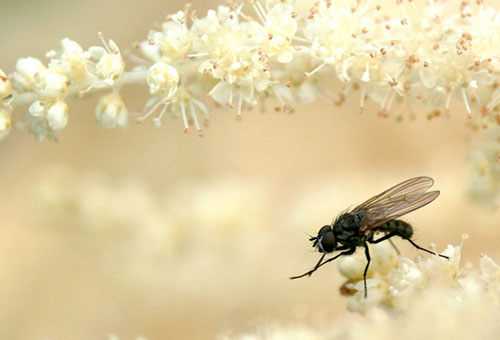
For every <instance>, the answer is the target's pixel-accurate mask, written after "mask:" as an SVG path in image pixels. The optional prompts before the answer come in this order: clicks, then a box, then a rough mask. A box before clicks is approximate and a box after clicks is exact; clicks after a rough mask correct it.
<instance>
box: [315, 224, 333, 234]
mask: <svg viewBox="0 0 500 340" xmlns="http://www.w3.org/2000/svg"><path fill="white" fill-rule="evenodd" d="M329 230H332V227H331V226H329V225H324V226H322V227H321V228H320V229H319V231H318V237H319V236H321V235H323V234H325V233H326V232H327V231H329Z"/></svg>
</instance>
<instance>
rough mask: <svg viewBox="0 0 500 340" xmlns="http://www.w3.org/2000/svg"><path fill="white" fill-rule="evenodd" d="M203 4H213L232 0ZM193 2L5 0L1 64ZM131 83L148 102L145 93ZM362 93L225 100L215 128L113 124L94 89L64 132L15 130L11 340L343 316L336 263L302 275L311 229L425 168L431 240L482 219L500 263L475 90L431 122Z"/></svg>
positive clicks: (141, 34)
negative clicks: (286, 109) (477, 167)
mask: <svg viewBox="0 0 500 340" xmlns="http://www.w3.org/2000/svg"><path fill="white" fill-rule="evenodd" d="M192 4H193V8H195V9H197V12H198V13H200V15H204V13H206V11H207V9H209V8H215V7H216V6H217V5H218V4H220V2H216V1H213V0H210V1H196V0H195V1H192ZM489 5H493V6H495V7H496V8H499V6H498V3H494V2H493V1H489ZM183 6H184V3H183V2H181V1H179V0H175V1H169V2H166V1H157V0H143V1H140V2H139V1H136V2H132V1H127V2H123V1H118V0H106V1H102V0H101V1H97V0H87V1H69V0H66V1H62V0H44V1H36V0H23V1H21V0H18V1H5V0H3V1H0V13H2V16H1V20H0V41H1V42H2V46H1V48H2V53H1V59H0V66H1V68H2V69H3V70H4V71H5V72H6V73H11V72H12V71H13V70H14V67H15V62H16V60H17V59H19V58H21V57H26V56H33V57H38V58H40V59H41V60H45V59H44V55H45V52H46V51H48V50H50V49H57V48H59V41H60V40H61V39H62V38H64V37H69V38H71V39H73V40H75V41H77V42H79V43H80V44H81V45H82V47H84V48H88V47H89V46H91V45H96V44H99V42H98V37H97V34H96V32H98V31H102V32H103V33H104V35H105V36H106V37H109V38H112V39H114V40H115V41H116V42H117V44H118V46H120V47H121V48H122V50H125V49H127V47H129V46H132V44H133V42H135V41H140V40H143V39H144V38H145V37H146V36H147V32H148V30H149V29H150V28H152V27H153V26H154V25H155V24H156V23H158V22H161V21H162V20H163V19H164V17H165V15H167V14H170V13H173V12H175V11H177V10H179V9H183ZM123 97H124V98H125V99H126V102H127V105H128V107H129V108H131V109H140V108H141V107H142V105H143V103H144V101H145V99H146V98H147V96H146V90H145V89H144V88H128V89H126V90H125V91H124V93H123ZM357 103H358V101H357V97H353V98H348V99H347V100H346V102H345V103H344V104H343V105H342V106H337V105H335V104H334V103H332V102H327V101H323V102H317V103H315V104H307V105H305V104H303V105H298V106H297V107H296V111H295V113H294V114H285V113H276V112H274V111H273V110H272V107H270V109H269V110H268V112H266V113H261V112H259V111H258V110H254V111H252V112H246V113H244V115H243V120H242V121H237V120H236V119H235V112H231V111H220V112H215V113H214V114H213V115H212V119H211V121H210V127H209V128H208V129H205V131H204V132H205V136H204V137H202V138H199V137H198V136H196V134H189V135H186V134H184V133H183V128H182V122H181V121H179V120H172V119H167V120H166V124H164V126H163V127H161V128H160V129H157V128H154V127H153V126H152V124H150V123H149V122H145V123H143V124H142V125H140V126H139V125H136V124H132V125H131V126H130V128H129V130H128V131H127V132H126V133H124V132H122V131H121V130H104V131H100V132H98V131H96V123H95V120H94V118H93V112H94V108H95V104H96V97H93V98H92V97H91V98H88V99H86V100H81V101H73V102H72V103H71V105H70V106H71V113H70V121H69V125H68V127H67V128H66V129H65V130H64V131H63V133H62V135H61V141H60V142H59V143H56V142H51V141H46V142H42V143H38V142H36V141H35V140H34V138H33V137H32V136H31V135H29V134H28V133H19V132H16V131H13V132H12V133H11V136H9V138H7V139H6V140H5V141H4V142H2V144H0V153H1V159H2V161H1V162H0V188H1V190H0V215H1V216H2V222H1V225H0V301H2V303H1V304H0V338H1V339H9V340H41V339H54V340H59V339H61V340H62V339H74V340H84V339H85V340H88V339H93V340H94V339H107V337H108V334H110V333H114V334H116V335H118V336H119V337H120V339H135V337H136V336H138V335H143V336H145V337H147V338H149V339H151V340H153V339H174V338H175V339H207V338H214V337H215V336H216V335H217V334H224V333H231V332H235V333H236V332H241V331H244V330H251V329H253V328H254V327H256V325H260V324H263V323H264V324H265V323H266V322H271V321H273V322H274V321H278V322H282V323H285V324H287V323H293V322H296V321H299V320H300V321H304V322H318V320H322V319H328V320H332V318H333V319H335V318H337V317H340V316H341V315H343V314H346V313H348V312H347V311H346V308H345V304H346V299H345V298H343V297H341V296H340V294H339V293H338V287H339V286H340V285H341V284H342V278H341V277H340V275H339V274H338V273H337V270H336V265H335V264H332V265H330V266H327V267H325V268H324V269H322V270H321V271H319V272H318V273H316V274H315V275H314V276H313V277H312V278H309V279H302V280H297V281H290V280H288V277H289V276H291V275H296V274H301V273H303V272H304V271H306V270H308V269H309V268H310V267H311V266H313V265H314V264H315V263H316V261H317V259H318V254H315V253H313V252H312V248H311V247H310V243H309V241H308V237H309V236H308V235H307V234H315V233H317V230H318V228H319V227H320V226H322V225H324V224H328V223H330V221H331V220H332V218H334V217H335V216H336V215H337V214H338V213H339V212H341V211H342V210H344V209H346V208H349V207H354V206H355V205H356V204H357V203H360V202H362V201H364V200H365V199H368V198H369V197H371V196H373V195H374V194H377V193H379V192H381V191H382V190H384V189H386V188H388V187H390V186H392V185H394V184H397V183H399V182H401V181H402V180H405V179H408V178H411V177H413V176H419V175H427V176H431V177H433V178H434V179H435V181H436V183H435V188H436V189H439V190H441V196H440V197H439V198H438V199H437V200H436V201H435V202H433V203H432V204H431V205H429V206H427V207H425V208H424V209H421V210H419V211H417V212H414V213H412V214H411V215H408V216H407V217H406V220H407V221H409V222H411V223H412V224H413V225H414V226H415V229H416V236H415V239H416V240H417V241H418V242H419V243H420V244H421V245H424V246H428V245H429V244H431V243H434V244H435V245H436V246H437V249H438V250H440V249H443V248H444V247H445V246H446V245H447V244H450V243H451V244H459V243H460V241H461V234H462V233H468V234H469V235H470V236H471V237H470V239H469V240H468V241H466V246H465V247H464V261H465V262H467V261H471V262H473V263H475V264H477V260H478V258H479V254H480V253H482V252H486V253H488V254H489V255H490V256H492V257H493V259H495V260H496V261H497V262H498V261H500V251H499V250H498V246H497V244H498V242H499V241H500V229H499V228H500V225H499V221H500V214H499V212H498V210H496V209H492V208H491V207H484V206H481V205H478V204H476V203H473V202H472V201H470V200H469V199H468V198H467V196H466V195H465V187H466V185H467V183H468V176H469V164H468V162H467V155H468V152H469V150H470V149H471V148H472V145H473V144H474V143H475V140H476V138H477V136H476V135H475V134H474V133H473V132H472V131H471V130H470V129H468V128H467V127H466V120H467V118H466V114H465V112H464V109H463V104H461V103H454V106H453V108H452V110H451V112H452V114H451V115H450V117H441V118H439V119H434V120H432V121H429V120H427V119H425V114H426V113H427V112H425V109H424V110H423V112H422V114H421V115H418V116H417V119H416V120H413V121H405V122H395V121H393V120H390V119H384V118H379V117H377V111H378V107H377V106H376V105H368V104H367V109H366V110H365V111H364V112H363V113H359V111H358V108H357ZM371 104H373V103H371ZM22 113H23V112H22V108H21V109H20V110H18V111H17V115H18V116H17V117H20V116H21V115H22ZM396 243H397V245H398V246H399V247H400V250H401V251H402V252H403V254H405V255H407V256H408V257H413V256H415V255H416V252H415V251H414V249H412V248H411V247H408V246H407V245H406V244H405V243H404V242H402V241H401V240H397V241H396Z"/></svg>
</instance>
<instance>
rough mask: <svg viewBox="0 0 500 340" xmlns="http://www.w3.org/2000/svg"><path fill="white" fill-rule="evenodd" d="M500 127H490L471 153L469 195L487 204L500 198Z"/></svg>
mask: <svg viewBox="0 0 500 340" xmlns="http://www.w3.org/2000/svg"><path fill="white" fill-rule="evenodd" d="M498 136H500V127H498V126H492V127H489V128H488V130H487V131H486V133H485V138H484V140H482V141H480V142H477V143H476V144H475V145H474V147H473V149H472V150H471V152H470V153H469V164H470V167H471V178H470V180H469V183H468V186H467V191H468V193H469V195H470V196H471V197H472V198H473V199H475V200H477V201H479V202H482V203H483V204H485V205H489V206H495V205H496V204H497V202H498V200H499V199H500V140H499V139H498V138H499V137H498Z"/></svg>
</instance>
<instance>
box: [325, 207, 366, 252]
mask: <svg viewBox="0 0 500 340" xmlns="http://www.w3.org/2000/svg"><path fill="white" fill-rule="evenodd" d="M364 215H365V212H364V211H352V212H348V213H344V214H341V215H340V216H339V217H337V218H336V219H335V221H334V222H333V226H332V227H333V232H334V234H335V236H336V237H337V241H338V242H340V243H342V244H344V245H346V244H353V243H358V241H359V238H360V232H359V224H360V222H361V220H362V218H363V216H364Z"/></svg>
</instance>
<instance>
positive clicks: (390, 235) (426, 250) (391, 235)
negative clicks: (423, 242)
mask: <svg viewBox="0 0 500 340" xmlns="http://www.w3.org/2000/svg"><path fill="white" fill-rule="evenodd" d="M393 236H399V237H401V238H404V239H405V240H407V241H408V242H410V243H411V244H412V245H413V246H414V247H415V248H417V249H418V250H423V251H425V252H427V253H429V254H432V255H438V256H441V257H443V258H445V259H447V260H449V259H450V258H449V257H448V256H446V255H441V254H436V253H435V252H433V251H430V250H429V249H425V248H424V247H421V246H419V245H418V244H416V243H415V242H413V241H412V240H411V239H410V238H409V237H406V236H405V235H402V234H399V233H397V232H392V233H389V234H387V235H385V236H383V237H381V238H379V239H378V240H371V241H368V242H370V243H379V242H382V241H385V240H387V239H390V238H391V237H393Z"/></svg>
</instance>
